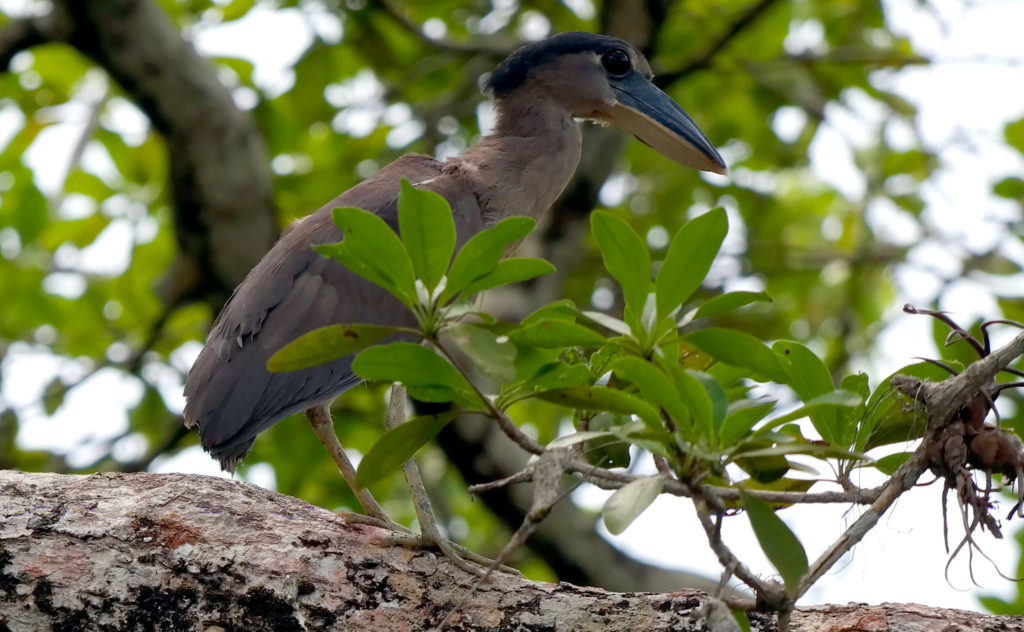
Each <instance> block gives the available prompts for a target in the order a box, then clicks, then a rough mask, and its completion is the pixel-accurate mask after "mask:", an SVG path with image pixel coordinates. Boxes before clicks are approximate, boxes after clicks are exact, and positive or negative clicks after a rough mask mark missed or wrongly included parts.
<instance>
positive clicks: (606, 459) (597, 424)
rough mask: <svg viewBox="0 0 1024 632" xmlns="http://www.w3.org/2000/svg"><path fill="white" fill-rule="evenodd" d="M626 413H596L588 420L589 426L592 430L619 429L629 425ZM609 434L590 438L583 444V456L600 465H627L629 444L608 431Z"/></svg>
mask: <svg viewBox="0 0 1024 632" xmlns="http://www.w3.org/2000/svg"><path fill="white" fill-rule="evenodd" d="M631 424H632V422H631V421H630V419H629V416H628V415H616V414H613V413H598V414H596V415H594V418H593V419H591V420H590V424H589V426H588V427H589V428H590V429H591V430H592V431H601V430H606V431H610V430H612V429H616V430H621V429H622V428H623V427H624V426H628V425H631ZM608 434H609V436H604V437H596V438H591V439H589V440H588V441H586V442H585V443H584V444H583V456H584V457H586V459H587V462H588V463H591V464H592V465H598V466H601V467H607V468H612V467H629V461H630V455H629V448H630V444H629V443H628V442H626V441H623V440H622V439H621V438H619V437H618V436H615V435H613V434H611V432H609V433H608Z"/></svg>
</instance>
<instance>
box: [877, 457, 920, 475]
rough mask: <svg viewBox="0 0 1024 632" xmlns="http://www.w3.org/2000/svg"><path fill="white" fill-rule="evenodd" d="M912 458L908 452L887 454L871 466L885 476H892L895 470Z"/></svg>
mask: <svg viewBox="0 0 1024 632" xmlns="http://www.w3.org/2000/svg"><path fill="white" fill-rule="evenodd" d="M911 456H912V453H910V452H897V453H896V454H888V455H886V456H883V457H882V458H880V459H878V460H877V461H875V462H874V463H872V464H871V465H873V466H874V467H875V469H876V470H878V471H879V472H881V473H882V474H885V475H886V476H892V475H893V474H895V473H896V470H898V469H900V466H901V465H903V464H904V463H906V461H907V459H909V458H910V457H911Z"/></svg>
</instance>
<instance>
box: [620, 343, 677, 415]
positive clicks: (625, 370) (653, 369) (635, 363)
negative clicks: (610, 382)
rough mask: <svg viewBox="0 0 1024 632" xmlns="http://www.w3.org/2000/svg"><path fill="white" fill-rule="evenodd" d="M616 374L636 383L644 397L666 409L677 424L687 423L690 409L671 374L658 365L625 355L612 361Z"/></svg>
mask: <svg viewBox="0 0 1024 632" xmlns="http://www.w3.org/2000/svg"><path fill="white" fill-rule="evenodd" d="M611 369H612V371H614V372H615V375H617V376H619V377H620V378H622V379H624V380H626V381H627V382H630V383H632V384H634V385H635V386H636V387H637V388H639V389H640V393H641V394H642V395H643V397H644V399H645V400H646V401H648V402H650V403H652V404H654V405H655V406H658V407H659V408H662V409H663V410H665V412H667V413H668V415H669V417H671V418H672V419H674V420H675V421H676V424H677V425H678V424H682V423H685V422H686V421H687V420H689V418H690V411H689V410H688V409H687V408H686V406H685V405H684V404H683V400H682V398H680V397H679V392H678V391H677V390H676V388H675V385H674V384H673V383H672V381H671V379H670V378H669V376H667V375H665V372H664V371H662V370H661V369H660V368H658V367H657V366H655V365H653V364H651V363H650V362H647V361H646V360H643V359H641V358H638V357H636V356H623V357H620V358H618V359H616V360H615V361H614V362H612V365H611Z"/></svg>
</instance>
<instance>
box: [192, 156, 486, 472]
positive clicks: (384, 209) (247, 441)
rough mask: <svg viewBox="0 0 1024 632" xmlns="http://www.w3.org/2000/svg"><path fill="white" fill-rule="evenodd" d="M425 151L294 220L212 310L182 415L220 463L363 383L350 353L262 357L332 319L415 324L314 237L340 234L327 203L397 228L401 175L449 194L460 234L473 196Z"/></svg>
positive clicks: (473, 222)
mask: <svg viewBox="0 0 1024 632" xmlns="http://www.w3.org/2000/svg"><path fill="white" fill-rule="evenodd" d="M439 172H440V163H438V162H437V161H435V160H433V159H432V158H429V157H426V156H403V157H402V158H400V159H399V160H397V161H395V162H394V163H392V164H391V165H389V166H388V167H386V168H385V169H383V170H382V171H381V172H378V174H377V175H375V176H374V177H373V178H370V179H369V180H367V181H365V182H363V183H362V184H360V185H358V186H356V187H354V188H352V189H350V190H349V191H347V192H345V193H344V194H342V195H341V196H339V197H338V198H336V199H335V200H333V201H332V202H331V203H329V204H327V205H326V206H324V207H323V208H321V209H320V210H318V211H317V212H315V213H313V214H312V215H310V216H308V217H306V218H304V219H302V220H299V221H298V222H296V223H295V224H294V225H293V226H292V227H291V228H290V229H289V230H288V231H286V232H285V234H284V235H283V236H282V238H281V239H280V240H279V241H278V243H277V244H275V245H274V247H273V249H272V250H271V251H270V253H268V254H267V256H265V257H264V258H263V260H262V261H260V262H259V264H257V265H256V267H255V268H253V270H252V271H251V272H250V273H249V274H248V276H246V278H245V280H244V281H243V282H242V283H241V284H240V285H239V286H238V288H237V289H236V290H235V292H234V293H233V294H232V296H231V298H230V299H229V300H228V303H227V304H226V305H225V307H224V309H223V310H222V312H221V313H220V315H219V316H218V317H217V320H216V322H215V323H214V326H213V329H212V331H211V333H210V337H209V339H208V340H207V343H206V346H205V347H204V348H203V351H202V352H201V353H200V355H199V358H198V359H197V360H196V363H195V365H194V366H193V367H192V370H191V372H190V373H189V376H188V380H187V382H186V384H185V397H186V402H187V403H186V405H185V412H184V418H185V423H186V425H188V426H189V427H196V426H198V428H199V436H200V440H201V442H202V444H203V447H204V448H206V449H207V450H208V451H209V452H210V453H211V454H212V455H213V456H214V457H215V458H217V459H218V460H220V462H221V465H222V467H224V468H225V469H234V466H235V465H236V464H237V462H238V461H239V460H241V459H242V457H244V456H245V455H246V454H247V453H248V451H249V449H250V447H251V446H252V443H253V440H254V439H255V437H256V435H257V434H259V433H260V432H262V431H263V430H266V429H267V428H269V427H270V426H272V425H273V424H274V423H276V422H277V421H279V420H280V419H282V418H284V417H286V416H288V415H290V414H293V413H296V412H299V411H302V410H305V409H307V408H310V407H311V406H313V405H316V404H319V403H322V402H326V401H330V400H331V399H333V398H334V397H336V396H337V395H338V394H340V393H341V392H343V391H344V390H346V389H348V388H350V387H352V386H353V385H355V384H357V383H358V382H359V378H358V377H356V376H355V375H354V374H353V373H352V372H351V365H352V357H345V358H341V359H339V360H336V361H334V362H330V363H326V364H322V365H319V366H314V367H310V368H307V369H301V370H299V371H291V372H287V373H270V372H268V371H267V368H266V363H267V360H268V359H269V358H270V356H271V355H273V354H274V353H275V352H276V351H277V350H278V349H280V348H281V347H282V346H284V345H285V344H287V343H289V342H291V341H292V340H294V339H295V338H298V337H299V336H301V335H302V334H305V333H307V332H309V331H312V330H313V329H316V328H319V327H324V326H326V325H331V324H336V323H374V324H385V325H406V326H408V325H412V324H414V320H413V319H412V316H411V315H410V314H408V312H407V310H406V309H405V307H404V306H403V305H402V304H401V303H400V302H399V301H398V300H397V299H395V298H393V297H392V296H390V295H389V294H387V293H386V292H385V291H384V290H382V289H380V288H379V287H377V286H376V285H374V284H372V283H370V282H369V281H366V280H365V279H362V278H360V277H358V276H357V275H355V274H353V273H351V272H349V271H348V270H346V269H345V268H344V267H342V266H341V265H340V264H339V263H337V262H335V261H333V260H330V259H327V258H325V257H321V256H320V255H319V254H317V253H316V252H315V251H314V250H313V249H312V247H311V246H312V245H313V244H322V243H332V242H337V241H340V240H341V238H342V234H341V231H340V230H338V228H337V227H336V226H335V225H334V223H333V221H332V220H331V215H330V209H332V208H334V207H338V206H356V207H359V208H364V209H367V210H370V211H373V212H375V213H377V214H378V215H379V216H380V217H382V218H383V219H384V220H385V221H387V222H388V223H389V224H391V225H392V227H397V204H396V203H397V195H398V189H399V187H398V181H399V178H400V177H406V178H408V179H409V180H410V181H412V182H413V183H414V184H415V183H418V182H423V183H424V184H425V187H424V188H430V189H433V190H435V191H437V192H438V193H440V194H441V195H443V196H444V197H445V198H447V199H448V201H449V203H451V205H452V207H453V209H454V210H455V215H456V226H457V227H458V233H459V241H460V242H464V241H465V240H466V239H468V238H469V237H470V236H471V235H473V234H475V233H476V232H478V231H479V230H480V228H481V226H480V223H481V220H480V211H479V207H478V205H477V201H476V197H475V196H474V195H473V194H472V193H471V192H467V190H466V188H465V187H462V186H459V184H458V183H456V182H453V181H452V179H451V178H449V177H445V176H439Z"/></svg>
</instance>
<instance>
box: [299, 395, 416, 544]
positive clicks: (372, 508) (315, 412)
mask: <svg viewBox="0 0 1024 632" xmlns="http://www.w3.org/2000/svg"><path fill="white" fill-rule="evenodd" d="M306 418H307V419H309V423H310V425H311V426H313V432H315V433H316V436H317V438H319V439H320V443H322V444H324V447H325V448H327V453H328V454H330V455H331V458H332V459H334V462H335V464H337V466H338V471H339V472H341V475H342V476H343V477H345V482H346V483H348V486H349V487H350V488H352V493H354V494H355V495H356V500H358V501H359V504H360V506H362V508H363V511H365V512H366V516H363V517H361V518H359V520H360V521H365V522H369V523H371V524H375V525H377V526H380V527H384V528H387V529H392V530H396V531H405V532H408V529H406V528H405V527H403V526H402V525H400V524H398V523H397V522H395V521H394V520H392V519H391V518H390V517H389V516H388V515H387V513H385V512H384V508H383V507H381V506H380V504H379V503H378V502H377V500H376V499H375V498H374V497H373V495H372V494H371V493H370V490H368V489H365V488H360V487H358V486H356V468H355V467H353V465H352V461H350V460H349V459H348V455H347V454H345V448H343V447H341V443H340V442H339V441H338V435H336V434H335V433H334V421H333V420H332V419H331V408H330V405H329V404H325V405H322V406H314V407H313V408H310V409H308V410H307V411H306Z"/></svg>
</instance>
